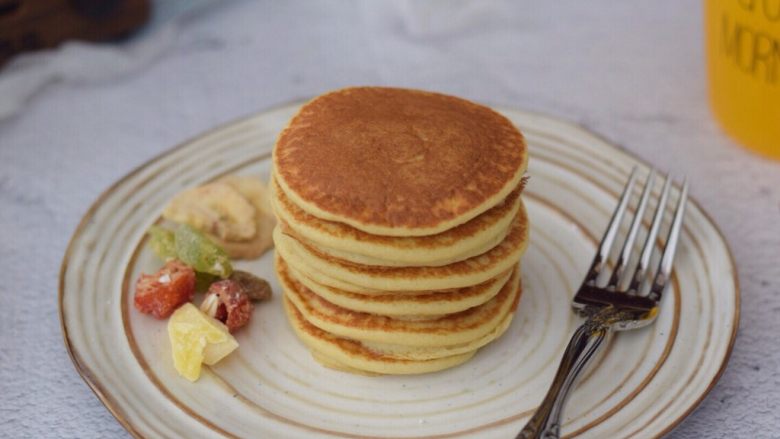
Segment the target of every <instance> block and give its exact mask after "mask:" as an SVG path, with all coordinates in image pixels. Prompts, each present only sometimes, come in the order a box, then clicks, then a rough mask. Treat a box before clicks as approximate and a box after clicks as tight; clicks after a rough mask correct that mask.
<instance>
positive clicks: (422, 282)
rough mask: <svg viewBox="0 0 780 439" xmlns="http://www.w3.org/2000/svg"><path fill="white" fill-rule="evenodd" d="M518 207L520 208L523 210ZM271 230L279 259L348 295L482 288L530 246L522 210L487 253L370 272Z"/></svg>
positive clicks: (511, 265)
mask: <svg viewBox="0 0 780 439" xmlns="http://www.w3.org/2000/svg"><path fill="white" fill-rule="evenodd" d="M521 206H522V205H521ZM281 225H282V227H277V228H276V229H275V230H274V243H275V245H276V249H277V251H278V252H279V254H280V255H281V256H282V258H284V260H285V261H287V263H288V264H290V265H291V266H293V267H294V268H295V269H296V270H299V271H302V272H304V273H306V275H308V276H309V277H310V278H312V279H314V280H315V281H317V282H318V283H321V284H323V285H327V286H331V287H335V288H339V289H343V290H346V291H351V292H360V291H362V290H363V289H367V290H383V291H438V290H447V289H452V288H464V287H469V286H472V285H477V284H479V283H482V282H485V281H487V280H489V279H491V278H494V277H496V276H498V275H499V274H501V273H503V272H505V271H507V270H508V269H510V268H511V267H513V266H515V265H516V264H517V262H518V260H519V259H520V256H521V255H522V253H523V251H524V250H525V247H526V246H527V244H528V223H527V218H526V213H525V209H524V208H523V207H521V209H520V210H519V211H518V214H517V216H516V217H515V220H514V222H513V224H512V227H511V229H510V232H509V234H508V235H507V237H506V239H504V241H502V242H501V243H500V244H499V245H498V246H496V247H494V248H492V249H491V250H489V251H488V252H486V253H483V254H481V255H478V256H475V257H472V258H469V259H466V260H464V261H459V262H455V263H452V264H449V265H445V266H441V267H374V266H368V265H359V264H354V263H350V262H347V261H343V260H340V259H336V258H333V257H330V256H327V255H324V254H322V253H318V252H317V251H316V250H314V249H312V248H311V247H309V246H307V245H306V244H304V243H302V242H300V241H298V240H296V239H295V238H293V237H291V236H289V235H286V234H284V233H283V232H282V229H283V228H284V223H281Z"/></svg>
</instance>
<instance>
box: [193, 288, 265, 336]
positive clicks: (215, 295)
mask: <svg viewBox="0 0 780 439" xmlns="http://www.w3.org/2000/svg"><path fill="white" fill-rule="evenodd" d="M200 307H201V310H202V311H204V312H205V313H206V314H208V315H210V316H211V317H214V318H215V319H217V320H219V321H221V322H222V323H224V324H225V325H226V326H227V327H228V329H229V330H230V332H233V331H235V330H236V329H238V328H241V327H242V326H244V325H246V324H247V323H248V322H249V318H250V317H252V310H253V309H254V305H253V304H252V301H251V300H250V298H249V295H248V294H247V293H246V291H245V290H244V287H243V286H242V285H241V283H239V282H237V281H236V280H234V279H225V280H221V281H219V282H214V283H213V284H211V287H209V291H208V293H206V297H205V298H204V299H203V303H202V304H201V306H200Z"/></svg>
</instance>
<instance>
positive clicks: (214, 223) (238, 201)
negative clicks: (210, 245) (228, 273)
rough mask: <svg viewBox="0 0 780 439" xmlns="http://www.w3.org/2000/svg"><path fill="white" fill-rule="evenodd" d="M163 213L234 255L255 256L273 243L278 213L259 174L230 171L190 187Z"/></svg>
mask: <svg viewBox="0 0 780 439" xmlns="http://www.w3.org/2000/svg"><path fill="white" fill-rule="evenodd" d="M163 217H164V218H165V219H167V220H170V221H173V222H176V223H181V224H188V225H190V226H192V227H193V228H195V229H196V230H199V231H201V232H202V233H204V234H205V235H206V236H207V237H208V238H209V239H211V240H212V241H213V242H215V243H216V244H218V245H219V246H220V247H221V248H222V249H224V250H225V252H226V253H227V254H228V255H229V256H230V257H231V258H236V259H254V258H257V257H259V256H260V255H262V254H263V253H264V252H265V251H266V250H267V249H268V248H270V247H271V246H273V239H272V237H271V235H272V230H273V228H274V225H275V224H276V217H275V216H274V214H273V212H272V209H271V203H270V200H269V196H268V188H267V187H266V186H265V184H263V182H262V181H261V180H260V178H259V177H257V176H243V175H228V176H225V177H223V178H221V179H219V180H217V181H214V182H211V183H206V184H204V185H202V186H198V187H195V188H191V189H187V190H185V191H183V192H181V193H179V194H178V195H176V196H175V197H174V198H173V199H172V200H171V201H170V203H168V206H166V208H165V210H164V211H163Z"/></svg>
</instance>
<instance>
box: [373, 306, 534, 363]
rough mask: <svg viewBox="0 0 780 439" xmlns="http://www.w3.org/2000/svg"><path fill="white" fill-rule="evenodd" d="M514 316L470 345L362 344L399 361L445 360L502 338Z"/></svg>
mask: <svg viewBox="0 0 780 439" xmlns="http://www.w3.org/2000/svg"><path fill="white" fill-rule="evenodd" d="M517 297H518V298H519V297H520V296H519V295H518V296H517ZM514 316H515V315H514V312H510V313H508V314H507V315H506V316H504V318H503V319H502V320H501V322H499V324H498V326H496V327H495V328H493V330H492V331H490V332H489V333H487V334H485V335H483V336H482V337H480V338H478V339H476V340H472V341H470V342H468V343H462V344H457V345H445V346H404V345H392V344H386V343H376V342H366V341H361V342H360V344H362V345H363V347H365V348H366V349H369V350H371V351H373V352H379V353H381V354H382V355H388V356H391V357H393V358H398V359H406V360H416V361H424V360H433V359H436V358H445V357H450V356H453V355H460V354H465V353H468V352H473V351H476V350H477V349H479V348H481V347H483V346H485V345H486V344H488V343H490V342H492V341H494V340H495V339H497V338H499V337H501V336H502V335H504V332H506V330H507V329H509V325H510V324H511V323H512V319H513V318H514Z"/></svg>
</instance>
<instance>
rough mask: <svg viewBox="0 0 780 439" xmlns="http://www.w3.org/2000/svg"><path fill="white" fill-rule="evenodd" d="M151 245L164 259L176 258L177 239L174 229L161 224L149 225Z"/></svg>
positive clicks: (155, 252)
mask: <svg viewBox="0 0 780 439" xmlns="http://www.w3.org/2000/svg"><path fill="white" fill-rule="evenodd" d="M147 233H149V247H151V248H152V251H154V254H156V255H157V257H158V258H160V259H162V260H163V261H166V262H167V261H170V260H171V259H176V241H175V238H174V236H173V231H171V230H168V229H164V228H162V227H160V226H151V227H149V231H148V232H147Z"/></svg>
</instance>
